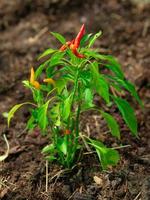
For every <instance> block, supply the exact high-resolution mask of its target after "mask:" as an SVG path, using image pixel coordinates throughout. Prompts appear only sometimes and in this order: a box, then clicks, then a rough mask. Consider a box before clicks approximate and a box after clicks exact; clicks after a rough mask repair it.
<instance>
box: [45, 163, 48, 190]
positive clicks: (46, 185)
mask: <svg viewBox="0 0 150 200" xmlns="http://www.w3.org/2000/svg"><path fill="white" fill-rule="evenodd" d="M45 181H46V184H45V191H46V192H48V160H46V180H45Z"/></svg>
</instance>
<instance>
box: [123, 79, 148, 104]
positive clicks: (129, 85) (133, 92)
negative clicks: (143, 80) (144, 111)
mask: <svg viewBox="0 0 150 200" xmlns="http://www.w3.org/2000/svg"><path fill="white" fill-rule="evenodd" d="M124 87H125V88H126V89H127V90H128V91H129V92H130V93H131V95H132V96H133V97H134V98H135V99H136V100H137V102H138V103H139V104H140V106H141V107H144V106H143V102H142V101H141V99H140V97H139V95H138V93H137V91H136V89H135V86H134V85H133V84H132V83H131V82H129V81H126V80H125V81H124Z"/></svg>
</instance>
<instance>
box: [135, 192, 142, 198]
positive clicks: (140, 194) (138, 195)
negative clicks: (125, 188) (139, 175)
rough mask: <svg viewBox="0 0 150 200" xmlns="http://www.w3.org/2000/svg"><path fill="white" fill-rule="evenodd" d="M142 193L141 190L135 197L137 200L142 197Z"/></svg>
mask: <svg viewBox="0 0 150 200" xmlns="http://www.w3.org/2000/svg"><path fill="white" fill-rule="evenodd" d="M140 195H141V192H139V193H138V195H137V196H136V197H135V198H134V200H137V199H138V198H139V197H140ZM139 200H140V199H139Z"/></svg>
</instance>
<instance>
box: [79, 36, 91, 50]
mask: <svg viewBox="0 0 150 200" xmlns="http://www.w3.org/2000/svg"><path fill="white" fill-rule="evenodd" d="M91 35H92V33H90V34H85V35H84V36H83V38H82V39H81V42H80V47H82V46H83V45H84V44H85V43H86V42H87V41H88V40H89V39H90V37H91Z"/></svg>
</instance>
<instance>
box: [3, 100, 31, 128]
mask: <svg viewBox="0 0 150 200" xmlns="http://www.w3.org/2000/svg"><path fill="white" fill-rule="evenodd" d="M27 104H30V105H33V104H32V103H30V102H25V103H21V104H17V105H15V106H14V107H13V108H12V109H11V110H10V111H9V113H8V118H7V124H8V127H9V125H10V120H11V119H12V117H13V116H14V114H15V112H16V111H17V110H18V109H19V108H20V107H21V106H23V105H27Z"/></svg>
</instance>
